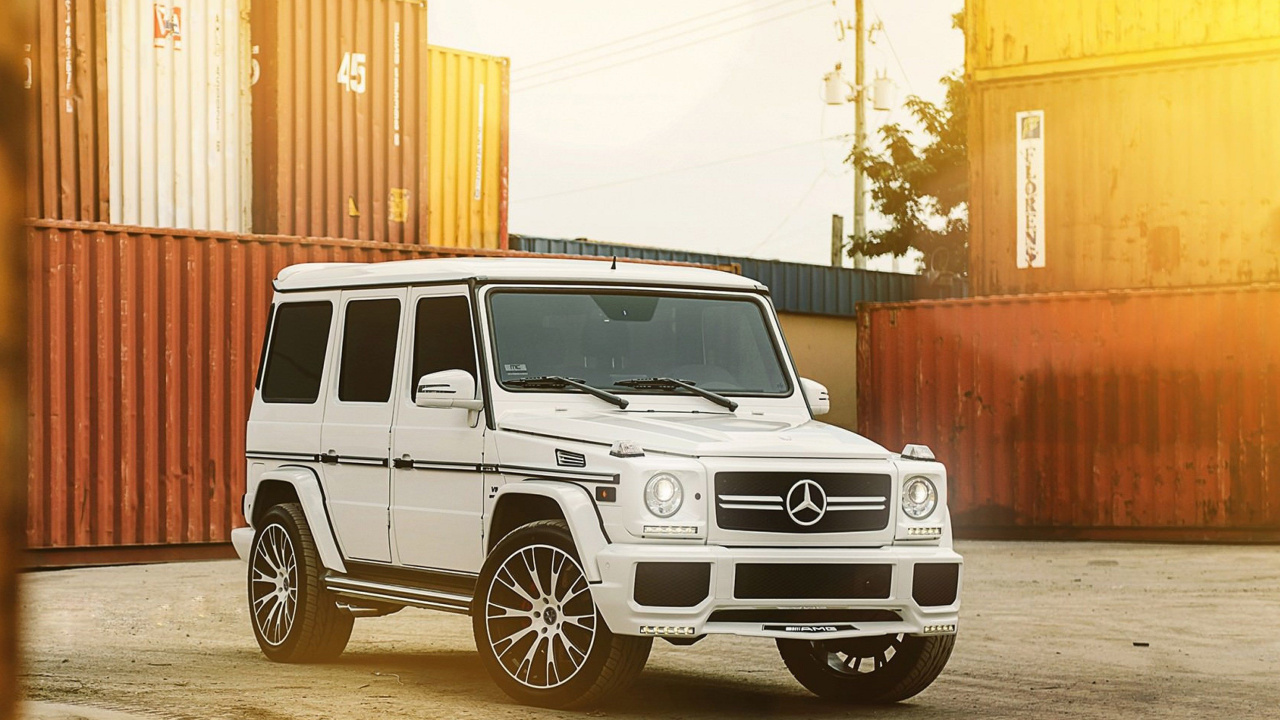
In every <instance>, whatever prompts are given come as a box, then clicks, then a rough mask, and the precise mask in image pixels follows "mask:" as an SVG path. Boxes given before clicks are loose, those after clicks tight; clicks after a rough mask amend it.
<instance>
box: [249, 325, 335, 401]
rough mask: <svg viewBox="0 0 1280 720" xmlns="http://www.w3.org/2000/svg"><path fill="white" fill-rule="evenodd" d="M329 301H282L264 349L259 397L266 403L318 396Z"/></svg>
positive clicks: (311, 398) (310, 398) (303, 399)
mask: <svg viewBox="0 0 1280 720" xmlns="http://www.w3.org/2000/svg"><path fill="white" fill-rule="evenodd" d="M332 317H333V304H332V303H329V302H297V303H282V304H281V305H280V307H279V308H278V309H277V310H276V316H275V322H274V323H273V325H272V329H271V347H270V348H268V349H267V353H266V363H267V364H266V371H265V372H264V373H263V378H262V400H263V401H264V402H269V403H313V402H315V401H316V398H318V397H319V396H320V376H321V374H322V373H323V372H324V355H325V351H326V349H327V348H328V347H329V320H330V319H331V318H332Z"/></svg>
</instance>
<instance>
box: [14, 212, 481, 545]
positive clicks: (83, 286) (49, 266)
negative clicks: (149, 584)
mask: <svg viewBox="0 0 1280 720" xmlns="http://www.w3.org/2000/svg"><path fill="white" fill-rule="evenodd" d="M27 250H28V260H27V263H28V264H27V278H26V279H27V282H26V290H27V292H28V294H29V297H30V302H29V305H28V308H29V309H28V313H29V314H28V317H27V324H28V327H29V342H28V344H27V347H28V353H29V375H28V384H27V392H28V404H29V415H28V433H29V445H28V448H29V458H28V460H29V463H30V470H29V474H28V513H27V526H26V538H27V544H28V546H29V547H30V548H31V549H32V550H33V555H32V558H31V561H32V563H33V564H36V565H57V564H82V563H89V562H104V561H122V560H140V559H160V558H178V557H185V558H192V557H201V556H207V555H206V554H207V553H208V552H220V553H223V554H225V553H226V552H227V548H226V546H225V545H223V546H221V547H213V544H225V543H226V542H227V541H228V540H229V537H230V535H229V533H230V530H231V528H232V527H234V526H236V525H239V524H243V520H242V519H241V517H240V495H241V493H242V492H243V491H244V427H245V422H246V420H247V418H248V412H249V402H250V399H251V395H252V390H253V376H254V372H255V370H256V368H255V364H256V363H257V361H258V357H259V355H258V352H259V348H260V344H261V339H262V334H263V331H264V326H265V324H266V320H267V309H268V307H269V306H270V302H271V293H272V288H271V279H272V278H273V277H275V275H276V273H277V272H278V271H279V270H280V269H281V268H283V267H285V266H287V265H291V264H294V263H299V262H319V261H344V262H346V261H354V262H377V261H385V260H401V259H410V258H420V257H437V256H440V255H442V254H454V255H459V254H461V255H477V254H501V251H485V250H475V249H467V250H457V249H449V248H427V247H421V246H412V245H403V244H389V243H370V242H361V241H354V240H332V239H303V238H291V237H273V236H255V235H236V234H229V233H217V232H211V231H195V230H154V229H145V228H136V227H134V228H131V227H120V226H114V225H103V224H88V223H71V222H57V221H33V222H32V224H31V226H30V228H29V229H28V233H27Z"/></svg>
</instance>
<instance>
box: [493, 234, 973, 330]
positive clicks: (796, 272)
mask: <svg viewBox="0 0 1280 720" xmlns="http://www.w3.org/2000/svg"><path fill="white" fill-rule="evenodd" d="M511 248H512V249H513V250H523V251H525V252H535V253H539V254H548V253H550V254H561V255H588V256H595V257H619V258H632V259H638V260H645V261H647V262H678V263H689V264H693V265H705V266H708V267H715V268H719V269H721V270H728V271H730V272H735V273H738V274H740V275H743V276H745V277H749V278H751V279H752V280H758V281H760V282H761V283H763V284H764V285H765V286H767V287H768V288H769V293H770V295H772V297H773V304H774V307H776V308H777V309H778V310H779V311H780V312H788V313H800V314H805V315H834V316H845V317H852V316H853V315H854V312H855V309H856V307H857V305H858V303H865V302H904V301H907V300H917V299H922V298H934V299H936V298H946V297H963V296H964V294H965V289H964V286H963V284H959V285H953V284H952V283H949V282H931V281H930V280H929V279H928V278H925V277H923V276H921V275H907V274H903V273H890V272H877V271H874V270H856V269H852V268H837V267H829V266H826V265H807V264H804V263H792V262H783V261H781V260H759V259H756V258H747V257H736V256H732V255H714V254H710V253H697V252H688V251H685V250H672V249H668V248H653V247H642V246H639V245H621V244H616V243H603V242H594V241H591V240H567V239H557V238H540V237H531V236H528V235H513V236H511Z"/></svg>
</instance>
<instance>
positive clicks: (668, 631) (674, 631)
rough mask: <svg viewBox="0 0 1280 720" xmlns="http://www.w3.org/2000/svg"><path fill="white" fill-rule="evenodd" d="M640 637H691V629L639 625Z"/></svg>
mask: <svg viewBox="0 0 1280 720" xmlns="http://www.w3.org/2000/svg"><path fill="white" fill-rule="evenodd" d="M640 634H641V635H657V636H666V635H693V628H691V627H688V626H683V625H641V626H640Z"/></svg>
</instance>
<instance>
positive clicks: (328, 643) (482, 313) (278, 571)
mask: <svg viewBox="0 0 1280 720" xmlns="http://www.w3.org/2000/svg"><path fill="white" fill-rule="evenodd" d="M275 290H276V295H275V302H274V304H273V305H272V311H271V322H270V326H269V328H268V332H267V338H266V341H265V342H264V345H263V351H262V361H261V363H260V366H261V369H260V370H259V374H258V378H257V383H256V392H255V393H254V397H253V408H252V412H251V415H250V419H249V426H248V438H247V443H246V448H247V449H246V452H245V455H246V458H247V464H248V487H247V492H246V494H245V497H244V516H245V517H246V518H248V519H249V522H250V524H251V525H252V527H247V528H240V529H237V530H235V531H234V532H233V533H232V539H233V541H234V544H235V546H236V550H237V552H239V554H240V556H241V557H242V558H244V559H245V560H246V561H247V562H248V564H249V572H248V586H249V609H250V615H251V616H252V618H253V630H254V633H255V635H256V636H257V638H258V643H259V645H260V646H261V647H262V651H263V652H264V653H265V654H266V655H267V657H268V658H271V659H272V660H278V661H285V662H297V661H319V660H327V659H333V658H335V657H337V656H338V655H339V654H340V653H341V652H342V650H343V648H344V647H345V646H346V643H347V639H348V637H349V636H350V633H351V626H352V622H353V620H354V618H357V617H366V616H376V615H385V614H387V613H391V612H395V611H397V610H400V609H401V608H404V607H407V606H412V607H420V608H431V609H435V610H444V611H448V612H456V613H463V614H468V615H470V616H471V618H472V625H473V628H474V632H475V638H476V647H477V648H478V649H479V651H480V655H481V657H482V658H483V662H484V665H485V667H486V668H487V669H488V671H489V673H490V674H491V675H492V676H493V679H494V680H495V681H496V682H497V683H498V685H499V686H501V688H502V689H503V690H504V691H506V692H507V693H508V694H510V695H511V696H512V697H514V698H515V699H517V700H519V701H521V702H525V703H530V704H534V705H541V706H547V707H566V706H582V705H586V704H589V703H591V702H593V701H596V700H599V699H600V698H602V697H603V696H604V695H606V694H607V693H610V692H612V691H615V690H617V689H619V688H620V687H622V686H623V685H624V684H625V683H627V682H628V681H630V680H631V679H633V678H634V677H635V676H636V674H637V673H639V672H640V669H641V668H642V667H643V666H644V663H645V660H646V659H647V657H648V655H649V648H650V646H651V645H652V643H653V639H654V638H655V637H658V638H662V639H664V640H666V641H668V642H671V643H673V644H675V645H692V644H693V643H695V642H697V641H699V640H701V639H702V638H703V637H705V636H707V635H711V634H729V635H747V636H756V637H765V638H774V639H776V642H777V645H778V650H779V651H780V653H781V654H782V658H783V660H784V661H785V663H786V666H787V668H788V669H790V671H791V672H792V674H793V675H794V676H795V677H796V679H797V680H799V681H800V682H801V683H802V684H803V685H804V686H805V687H807V688H808V689H809V690H811V691H813V692H815V693H817V694H818V695H821V696H824V697H828V698H835V699H839V700H843V701H848V702H856V703H882V702H892V701H896V700H901V699H904V698H907V697H910V696H912V695H915V694H916V693H918V692H920V691H921V690H923V689H924V688H925V687H927V686H928V685H929V684H930V683H931V682H932V681H933V680H934V678H936V677H937V676H938V674H939V673H940V672H941V671H942V668H943V666H944V665H945V664H946V662H947V659H948V657H949V656H950V655H951V649H952V646H953V645H954V642H955V632H956V623H957V616H958V611H959V587H960V567H961V559H960V556H959V555H957V554H956V553H955V552H954V551H953V550H952V545H951V527H950V520H949V516H948V513H947V504H946V500H947V495H946V493H947V485H946V472H945V469H944V468H943V466H942V465H940V464H939V463H937V462H934V461H933V457H932V454H931V453H930V452H929V450H928V448H925V447H922V446H907V449H905V450H904V451H903V452H902V453H901V454H899V453H892V452H889V451H887V450H885V449H884V448H882V447H880V446H879V445H876V444H875V443H872V442H870V441H868V440H866V439H864V438H862V437H859V436H858V435H855V434H853V433H851V432H847V431H845V430H841V429H839V428H836V427H832V426H830V425H825V424H823V423H820V422H816V421H814V419H813V417H814V416H815V415H821V414H822V413H824V412H826V411H827V407H828V400H827V395H826V390H825V389H824V388H823V387H822V386H821V385H819V384H817V383H815V382H812V381H809V380H805V379H802V378H800V377H799V376H797V375H796V372H795V368H794V366H793V364H792V361H791V358H790V355H789V353H788V351H787V347H786V344H785V342H784V341H783V337H782V333H781V331H780V330H779V326H778V320H777V317H776V316H775V314H774V311H773V307H772V305H771V304H770V302H769V296H768V292H767V290H766V289H765V288H764V287H763V286H761V285H760V284H758V283H756V282H754V281H751V280H748V279H745V278H742V277H739V276H736V275H731V274H728V273H722V272H715V271H711V270H701V269H695V268H688V267H675V266H656V265H642V264H630V263H623V264H617V263H616V262H614V263H613V264H612V265H611V264H610V263H609V262H607V261H605V262H599V261H592V260H554V259H513V258H502V259H441V260H412V261H404V262H390V263H381V264H375V265H364V264H307V265H295V266H293V267H289V268H286V269H284V270H282V271H281V272H280V274H279V276H278V277H277V278H276V280H275ZM831 351H832V352H846V353H848V354H849V357H850V359H849V362H853V359H852V348H836V347H833V348H832V349H831Z"/></svg>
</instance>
